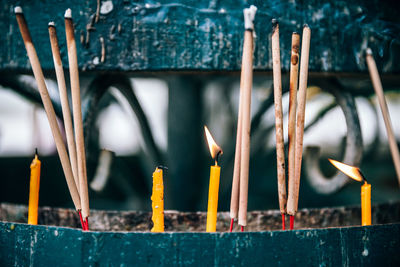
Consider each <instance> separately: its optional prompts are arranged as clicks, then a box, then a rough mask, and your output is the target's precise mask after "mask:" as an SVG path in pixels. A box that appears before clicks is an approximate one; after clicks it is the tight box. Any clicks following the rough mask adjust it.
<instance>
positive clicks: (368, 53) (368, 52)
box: [366, 47, 372, 55]
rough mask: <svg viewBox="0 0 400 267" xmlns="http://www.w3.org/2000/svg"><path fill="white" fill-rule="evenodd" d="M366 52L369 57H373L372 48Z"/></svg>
mask: <svg viewBox="0 0 400 267" xmlns="http://www.w3.org/2000/svg"><path fill="white" fill-rule="evenodd" d="M366 52H367V55H372V50H371V48H369V47H368V48H367V51H366Z"/></svg>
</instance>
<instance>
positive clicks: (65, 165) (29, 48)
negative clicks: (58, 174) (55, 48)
mask: <svg viewBox="0 0 400 267" xmlns="http://www.w3.org/2000/svg"><path fill="white" fill-rule="evenodd" d="M14 12H15V16H16V18H17V22H18V26H19V30H20V32H21V35H22V39H23V40H24V44H25V48H26V52H27V54H28V58H29V61H30V63H31V67H32V71H33V75H34V77H35V79H36V83H37V85H38V88H39V93H40V97H41V98H42V103H43V106H44V109H45V111H46V115H47V119H48V121H49V124H50V129H51V132H52V134H53V138H54V142H55V144H56V148H57V152H58V156H59V157H60V161H61V166H62V169H63V171H64V175H65V179H66V181H67V185H68V189H69V192H70V194H71V198H72V201H73V202H74V205H75V209H76V210H80V209H81V201H80V197H79V193H78V190H77V188H76V185H75V181H74V178H73V174H72V170H71V164H70V162H69V158H68V154H67V150H66V148H65V145H64V142H63V140H62V136H61V133H60V129H59V128H58V124H57V119H56V114H55V112H54V108H53V104H52V103H51V99H50V96H49V92H48V91H47V87H46V83H45V80H44V76H43V71H42V67H41V66H40V62H39V58H38V56H37V54H36V49H35V47H34V45H33V43H32V39H31V35H30V33H29V29H28V26H27V24H26V21H25V17H24V14H23V12H22V8H21V7H15V9H14Z"/></svg>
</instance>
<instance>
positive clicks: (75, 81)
mask: <svg viewBox="0 0 400 267" xmlns="http://www.w3.org/2000/svg"><path fill="white" fill-rule="evenodd" d="M64 18H65V34H66V39H67V48H68V61H69V74H70V82H71V94H72V111H73V116H74V129H75V142H76V154H77V160H78V162H77V163H78V177H79V190H80V196H81V202H82V216H83V219H84V220H87V217H89V215H90V214H89V195H88V186H87V177H86V155H85V141H84V137H83V124H82V110H81V96H80V86H79V72H78V58H77V52H76V43H75V36H74V25H73V21H72V14H71V9H67V10H66V11H65V16H64Z"/></svg>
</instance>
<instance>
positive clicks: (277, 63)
mask: <svg viewBox="0 0 400 267" xmlns="http://www.w3.org/2000/svg"><path fill="white" fill-rule="evenodd" d="M271 44H272V70H273V79H274V102H275V133H276V163H277V164H276V165H277V166H276V167H277V177H278V196H279V209H280V211H281V214H282V225H284V222H285V219H284V214H285V213H286V200H287V197H286V178H285V143H284V138H283V115H282V78H281V59H280V48H279V24H278V22H277V21H276V19H273V20H272V37H271Z"/></svg>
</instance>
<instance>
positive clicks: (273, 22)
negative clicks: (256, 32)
mask: <svg viewBox="0 0 400 267" xmlns="http://www.w3.org/2000/svg"><path fill="white" fill-rule="evenodd" d="M271 23H272V28H275V27H276V26H278V24H279V23H278V20H277V19H272V20H271Z"/></svg>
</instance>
